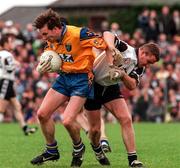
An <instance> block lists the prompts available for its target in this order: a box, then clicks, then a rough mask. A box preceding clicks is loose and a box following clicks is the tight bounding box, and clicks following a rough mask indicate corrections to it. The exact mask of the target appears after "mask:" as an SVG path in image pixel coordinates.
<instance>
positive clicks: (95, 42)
mask: <svg viewBox="0 0 180 168" xmlns="http://www.w3.org/2000/svg"><path fill="white" fill-rule="evenodd" d="M80 44H81V46H82V47H95V48H97V49H102V50H105V49H106V48H107V45H106V43H105V41H104V39H103V38H102V37H100V36H99V35H97V34H95V33H94V32H92V31H90V30H89V29H88V28H85V27H84V28H81V30H80Z"/></svg>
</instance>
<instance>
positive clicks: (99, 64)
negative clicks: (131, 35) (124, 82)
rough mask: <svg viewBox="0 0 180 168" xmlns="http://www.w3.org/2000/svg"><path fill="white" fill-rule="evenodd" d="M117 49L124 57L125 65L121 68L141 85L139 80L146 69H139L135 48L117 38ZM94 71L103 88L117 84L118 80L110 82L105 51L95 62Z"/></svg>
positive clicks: (96, 79)
mask: <svg viewBox="0 0 180 168" xmlns="http://www.w3.org/2000/svg"><path fill="white" fill-rule="evenodd" d="M115 47H116V48H117V49H118V50H119V51H120V52H121V54H122V55H123V64H122V65H121V66H120V67H121V68H123V69H124V70H125V72H126V73H127V74H128V75H129V76H131V77H133V78H135V79H136V81H137V83H139V78H140V76H141V75H142V74H143V72H144V69H145V68H138V67H137V62H138V60H137V54H136V50H135V48H133V47H131V46H130V45H128V44H127V43H125V42H124V41H121V40H119V39H118V38H117V37H116V38H115ZM93 70H94V74H95V81H96V82H97V83H98V84H100V85H102V86H110V85H113V84H117V80H110V77H109V70H110V67H109V64H108V61H107V57H106V54H105V51H103V52H102V53H101V54H99V55H97V57H96V59H95V61H94V68H93Z"/></svg>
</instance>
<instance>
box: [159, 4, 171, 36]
mask: <svg viewBox="0 0 180 168" xmlns="http://www.w3.org/2000/svg"><path fill="white" fill-rule="evenodd" d="M158 20H159V30H160V32H161V33H165V34H166V35H170V30H171V28H170V26H171V15H170V9H169V6H163V7H162V9H161V15H160V16H159V19H158Z"/></svg>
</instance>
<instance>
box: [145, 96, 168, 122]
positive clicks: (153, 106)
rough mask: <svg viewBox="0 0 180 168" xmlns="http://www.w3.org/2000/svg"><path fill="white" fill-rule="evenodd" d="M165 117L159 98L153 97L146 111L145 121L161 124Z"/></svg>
mask: <svg viewBox="0 0 180 168" xmlns="http://www.w3.org/2000/svg"><path fill="white" fill-rule="evenodd" d="M164 116H165V109H164V105H163V104H162V100H161V98H160V97H159V96H157V95H156V96H153V98H152V102H151V103H150V105H149V107H148V109H147V120H148V121H152V122H158V123H159V122H163V121H164Z"/></svg>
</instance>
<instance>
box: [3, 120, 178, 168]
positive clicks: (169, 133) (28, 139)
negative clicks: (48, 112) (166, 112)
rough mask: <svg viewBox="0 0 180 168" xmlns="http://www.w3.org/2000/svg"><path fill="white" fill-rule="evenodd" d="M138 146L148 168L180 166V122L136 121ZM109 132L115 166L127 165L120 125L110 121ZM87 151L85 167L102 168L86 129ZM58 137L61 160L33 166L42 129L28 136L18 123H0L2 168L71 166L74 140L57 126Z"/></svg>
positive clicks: (39, 149)
mask: <svg viewBox="0 0 180 168" xmlns="http://www.w3.org/2000/svg"><path fill="white" fill-rule="evenodd" d="M134 126H135V132H136V145H137V152H138V156H139V159H140V160H141V161H143V162H144V164H145V166H146V168H179V167H180V159H179V158H180V124H178V123H174V124H151V123H140V124H135V125H134ZM106 132H107V135H108V137H109V141H110V144H111V148H112V153H108V154H107V156H108V158H109V160H110V162H111V166H110V167H112V168H127V167H128V164H127V155H126V150H125V147H124V145H123V142H122V138H121V137H120V133H119V126H118V124H107V125H106ZM82 138H83V141H84V143H85V145H86V152H85V156H84V162H83V165H82V168H98V167H101V166H100V165H99V163H98V162H97V161H96V159H95V157H94V154H93V153H92V150H91V147H90V144H89V141H88V138H87V137H86V135H85V134H84V132H82ZM56 139H57V141H58V144H59V149H60V153H61V158H60V160H59V161H57V162H49V163H45V164H43V165H41V166H33V165H31V164H30V160H31V159H32V158H33V157H34V156H36V155H37V154H40V153H41V152H42V150H43V148H44V139H43V136H42V134H41V131H40V129H39V130H38V132H37V133H36V134H34V135H31V136H24V135H23V133H22V131H21V130H20V129H19V126H18V124H2V123H0V168H34V167H35V168H36V167H38V168H68V167H70V162H71V159H72V156H71V151H72V146H71V140H70V138H69V136H68V134H67V132H66V130H65V129H64V128H63V127H62V126H61V125H60V124H57V125H56Z"/></svg>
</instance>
